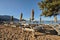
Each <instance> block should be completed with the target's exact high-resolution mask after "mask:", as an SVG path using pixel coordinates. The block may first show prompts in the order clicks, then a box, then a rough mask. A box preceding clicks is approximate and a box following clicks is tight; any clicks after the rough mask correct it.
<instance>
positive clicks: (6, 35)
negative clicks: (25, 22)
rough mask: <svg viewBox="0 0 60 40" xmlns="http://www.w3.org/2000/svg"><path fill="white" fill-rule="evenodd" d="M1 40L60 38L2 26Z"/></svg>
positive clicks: (59, 37)
mask: <svg viewBox="0 0 60 40" xmlns="http://www.w3.org/2000/svg"><path fill="white" fill-rule="evenodd" d="M0 40H60V36H57V35H50V34H45V33H41V32H33V31H24V30H23V28H20V27H5V26H4V25H0Z"/></svg>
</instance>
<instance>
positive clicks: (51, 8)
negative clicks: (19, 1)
mask: <svg viewBox="0 0 60 40" xmlns="http://www.w3.org/2000/svg"><path fill="white" fill-rule="evenodd" d="M38 5H39V7H40V9H41V10H42V15H44V16H57V15H58V14H59V11H60V0H43V1H41V2H39V3H38Z"/></svg>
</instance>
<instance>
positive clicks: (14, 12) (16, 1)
mask: <svg viewBox="0 0 60 40" xmlns="http://www.w3.org/2000/svg"><path fill="white" fill-rule="evenodd" d="M40 1H41V0H0V15H10V16H14V17H15V18H18V19H19V18H20V13H23V19H26V20H28V19H29V18H30V17H31V11H32V9H34V13H35V15H34V18H35V20H39V15H40V14H41V13H42V11H41V10H40V8H39V6H38V2H40ZM53 18H54V17H44V16H43V17H42V20H53ZM58 20H60V19H59V16H58Z"/></svg>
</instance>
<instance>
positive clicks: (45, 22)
mask: <svg viewBox="0 0 60 40" xmlns="http://www.w3.org/2000/svg"><path fill="white" fill-rule="evenodd" d="M26 23H28V24H60V22H57V23H55V22H51V21H44V22H40V21H35V22H34V21H32V22H30V21H26Z"/></svg>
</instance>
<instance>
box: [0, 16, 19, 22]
mask: <svg viewBox="0 0 60 40" xmlns="http://www.w3.org/2000/svg"><path fill="white" fill-rule="evenodd" d="M10 17H11V16H9V15H0V21H10ZM13 20H14V21H15V22H18V21H19V19H17V18H13Z"/></svg>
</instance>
